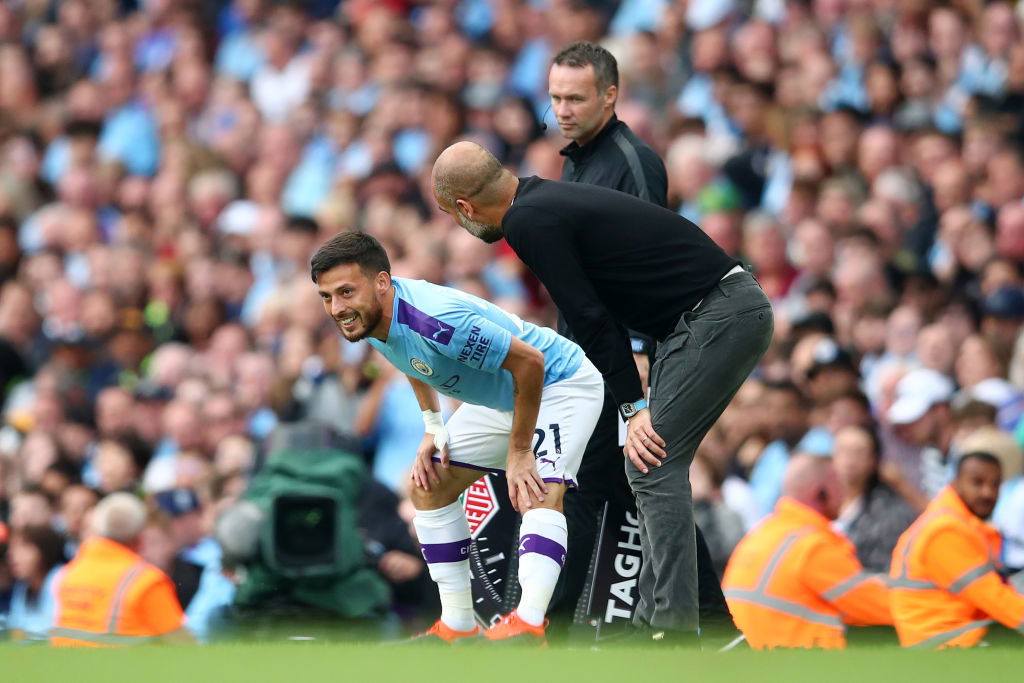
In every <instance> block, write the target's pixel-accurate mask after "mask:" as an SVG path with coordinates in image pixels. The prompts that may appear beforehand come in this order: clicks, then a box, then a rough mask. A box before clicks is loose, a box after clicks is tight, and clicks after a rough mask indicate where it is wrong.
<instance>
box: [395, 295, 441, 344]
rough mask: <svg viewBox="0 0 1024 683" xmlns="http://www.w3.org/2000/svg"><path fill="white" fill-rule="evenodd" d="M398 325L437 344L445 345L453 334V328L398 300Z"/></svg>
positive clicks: (402, 300)
mask: <svg viewBox="0 0 1024 683" xmlns="http://www.w3.org/2000/svg"><path fill="white" fill-rule="evenodd" d="M398 323H399V324H400V325H405V326H406V327H408V328H409V329H410V330H412V331H413V332H415V333H416V334H419V335H420V336H423V337H426V338H427V339H429V340H431V341H435V342H437V343H438V344H447V343H448V342H450V341H451V340H452V335H453V334H455V328H454V327H452V326H451V325H449V324H448V323H443V322H441V321H440V320H438V319H437V318H434V317H433V316H429V315H427V314H426V313H424V312H423V311H421V310H419V309H418V308H416V307H415V306H412V305H411V304H409V303H407V302H406V301H405V300H404V299H399V300H398Z"/></svg>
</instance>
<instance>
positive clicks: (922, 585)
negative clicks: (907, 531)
mask: <svg viewBox="0 0 1024 683" xmlns="http://www.w3.org/2000/svg"><path fill="white" fill-rule="evenodd" d="M940 514H945V511H941V512H940V511H936V512H934V513H932V514H931V515H928V516H927V517H925V518H924V519H922V520H921V521H922V525H921V526H922V527H923V526H924V523H925V522H930V521H931V520H933V519H934V518H935V517H938V516H939V515H940ZM921 531H922V529H921V528H918V530H917V531H915V532H914V534H913V535H912V536H911V537H910V538H908V539H907V543H906V545H904V546H903V553H902V554H901V556H900V574H899V576H897V577H896V578H895V579H889V587H890V588H903V589H906V590H942V587H941V586H939V585H938V584H937V583H934V582H932V581H928V580H925V579H912V578H910V577H909V576H907V573H908V571H907V560H908V559H910V550H911V546H912V545H913V543H914V541H916V540H917V537H918V536H919V535H920V533H921ZM995 569H996V568H995V565H993V564H992V562H991V561H989V562H986V563H984V564H982V565H979V566H977V567H975V568H974V569H970V570H968V571H966V572H964V573H963V575H962V576H960V577H959V578H958V579H957V580H956V581H954V582H953V583H951V584H950V585H949V592H950V593H953V594H954V595H955V594H957V593H960V592H962V591H963V590H964V589H966V588H967V587H968V586H969V585H971V584H972V583H974V582H975V581H977V580H978V579H980V578H981V577H983V576H985V575H986V574H988V573H989V572H991V571H995Z"/></svg>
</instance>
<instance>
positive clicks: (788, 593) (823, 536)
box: [722, 455, 892, 650]
mask: <svg viewBox="0 0 1024 683" xmlns="http://www.w3.org/2000/svg"><path fill="white" fill-rule="evenodd" d="M840 501H841V493H840V489H839V481H838V479H837V477H836V473H835V470H834V469H833V467H832V463H831V461H830V460H829V459H827V458H819V457H816V456H810V455H796V456H794V457H793V458H792V460H791V461H790V463H789V466H788V467H787V469H786V475H785V479H784V481H783V497H782V498H781V499H780V500H779V502H778V504H777V505H776V507H775V512H774V513H773V514H772V515H771V516H769V517H768V518H766V519H765V520H764V521H762V522H761V523H760V524H759V525H758V526H756V527H755V528H754V529H752V530H751V531H750V533H748V534H747V535H746V536H745V537H744V538H743V540H742V541H740V543H739V545H738V546H736V549H735V550H734V551H733V553H732V557H730V558H729V564H728V566H726V568H725V576H724V577H723V579H722V589H723V592H724V593H725V598H726V600H727V601H728V603H729V609H730V610H731V611H732V615H733V619H734V620H735V621H736V625H737V626H738V627H739V629H740V630H741V631H742V632H743V634H744V636H746V639H747V642H748V643H749V644H750V646H751V647H752V648H754V649H757V650H760V649H767V648H776V647H794V648H795V647H805V648H806V647H820V648H829V649H841V648H844V647H846V629H845V626H844V624H851V625H857V626H870V625H878V624H891V623H892V617H891V615H890V614H889V597H888V591H887V589H886V585H885V582H884V579H883V577H881V576H878V575H874V574H869V573H867V572H865V571H864V568H863V567H862V566H861V564H860V562H859V561H858V560H857V554H856V551H855V549H854V547H853V544H852V543H850V541H849V540H847V539H846V538H844V537H843V536H841V535H840V534H838V533H837V532H835V531H833V530H832V528H831V527H830V526H829V522H830V520H833V519H835V518H836V515H837V514H838V512H839V503H840Z"/></svg>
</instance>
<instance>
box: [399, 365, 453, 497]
mask: <svg viewBox="0 0 1024 683" xmlns="http://www.w3.org/2000/svg"><path fill="white" fill-rule="evenodd" d="M406 379H408V380H409V384H410V385H412V391H413V393H414V394H416V402H417V403H419V404H420V410H421V411H423V426H424V434H423V439H422V440H421V441H420V445H419V448H417V449H416V458H415V460H413V463H412V470H411V471H410V473H409V477H410V478H411V479H412V483H413V485H415V486H418V487H419V488H421V489H423V490H424V491H429V490H430V484H431V482H433V483H434V484H440V483H441V479H440V477H438V476H437V472H435V471H434V461H433V458H434V453H440V454H441V467H448V432H447V430H445V428H444V418H443V417H442V416H441V402H440V400H439V399H438V397H437V391H435V390H434V388H433V387H432V386H430V385H429V384H426V383H424V382H421V381H419V380H418V379H416V378H415V377H410V376H409V375H406Z"/></svg>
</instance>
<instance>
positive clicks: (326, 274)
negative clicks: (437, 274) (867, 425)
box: [311, 233, 604, 642]
mask: <svg viewBox="0 0 1024 683" xmlns="http://www.w3.org/2000/svg"><path fill="white" fill-rule="evenodd" d="M311 275H312V277H313V282H315V283H316V284H317V287H318V289H319V292H320V297H321V298H322V300H323V304H324V309H325V310H326V311H327V313H328V314H329V315H330V316H331V318H333V319H334V321H335V323H336V324H337V326H338V329H339V330H341V333H342V335H344V337H345V338H346V339H348V340H349V341H358V340H360V339H366V340H367V341H368V342H369V343H370V345H372V346H373V347H374V348H375V349H377V350H378V351H380V352H381V353H382V354H383V355H384V356H385V357H386V358H387V359H388V360H389V361H390V362H391V363H392V364H393V365H394V366H395V367H396V368H398V369H399V370H401V371H402V372H403V373H405V374H406V376H408V378H409V382H410V383H411V384H412V388H413V391H415V393H416V398H417V400H418V401H419V404H420V408H421V409H422V410H423V421H424V423H425V425H426V433H425V434H424V437H423V442H422V443H421V444H420V447H419V449H418V450H417V452H416V458H415V460H414V461H413V466H412V472H411V475H410V476H411V478H412V483H413V487H412V489H411V499H412V503H413V506H414V507H415V508H416V518H415V520H414V524H415V526H416V535H417V536H418V537H419V542H420V547H421V548H422V550H423V557H424V559H425V560H426V562H427V567H428V568H429V570H430V576H431V578H432V579H433V580H434V581H435V582H436V583H437V586H438V591H439V592H440V596H441V618H440V619H438V621H437V622H436V623H435V624H434V625H433V627H431V628H430V629H429V630H428V631H427V632H426V633H425V634H423V636H424V637H426V638H432V639H433V638H437V639H441V640H444V641H447V642H453V641H455V640H458V639H462V638H470V637H474V636H477V635H478V634H479V629H478V628H477V626H476V623H475V620H474V618H473V601H472V596H471V593H470V573H469V546H470V534H469V523H468V521H467V519H466V514H465V511H464V510H463V508H462V505H461V504H460V503H459V500H458V497H459V495H460V494H461V493H462V492H463V491H464V490H465V489H466V488H467V487H469V485H470V484H472V483H473V482H474V481H476V480H477V479H479V478H480V472H481V471H500V470H504V471H505V476H506V478H507V479H508V489H509V491H508V493H509V499H510V500H511V501H512V505H513V507H514V508H515V509H516V511H517V512H519V513H521V514H522V515H523V520H522V524H521V526H520V539H519V583H520V585H521V586H522V598H521V599H520V602H519V606H518V608H517V609H516V610H515V611H513V612H512V613H511V614H509V615H506V616H505V617H504V618H503V619H502V620H501V621H499V622H498V623H497V624H495V625H494V626H492V627H491V628H489V629H488V630H487V631H486V632H484V636H486V637H487V638H489V639H491V640H503V639H509V638H517V639H525V640H536V641H538V642H542V641H543V640H544V613H545V611H546V610H547V607H548V602H549V601H550V599H551V593H552V591H553V590H554V587H555V583H556V582H557V580H558V574H559V572H560V571H561V567H562V564H563V563H564V561H565V550H566V535H567V534H566V524H565V516H564V515H563V513H562V497H563V495H564V493H565V490H566V487H567V486H575V485H576V484H577V482H576V480H575V479H576V472H577V469H578V467H579V464H580V458H581V457H582V455H583V450H584V448H585V447H586V444H587V441H588V440H589V438H590V435H591V432H592V431H593V429H594V425H595V424H596V422H597V417H598V414H599V413H600V411H601V405H602V402H603V400H604V386H603V383H602V379H601V375H600V373H598V372H597V369H596V368H595V367H594V366H593V365H592V364H591V363H590V361H589V360H587V358H586V356H584V354H583V351H582V349H580V347H578V346H577V345H576V344H574V343H573V342H570V341H568V340H567V339H565V338H564V337H561V336H559V335H558V334H557V333H555V332H554V330H551V329H547V328H542V327H537V326H535V325H531V324H530V323H527V322H523V321H522V320H520V319H519V318H518V317H516V316H514V315H512V314H510V313H506V312H505V311H503V310H501V309H500V308H498V307H496V306H494V305H492V304H490V303H488V302H487V301H484V300H482V299H479V298H477V297H474V296H470V295H468V294H465V293H463V292H460V291H457V290H454V289H450V288H448V287H441V286H438V285H434V284H431V283H428V282H423V281H421V280H406V279H404V278H398V277H391V264H390V263H389V261H388V256H387V253H385V251H384V248H383V247H382V246H381V245H380V243H379V242H377V240H375V239H374V238H373V237H371V236H369V235H364V234H361V233H341V234H338V235H336V236H334V237H332V238H331V239H330V240H328V241H327V242H326V243H324V245H323V246H321V247H320V248H319V249H318V250H317V251H316V253H315V254H314V255H313V260H312V264H311ZM438 392H440V393H442V394H445V395H446V396H451V397H452V398H455V399H458V400H459V401H462V405H461V406H460V407H459V408H458V410H456V411H455V413H454V414H453V415H452V416H451V418H450V419H449V420H448V423H447V424H444V423H443V422H442V419H441V414H440V412H439V403H438V397H437V394H438Z"/></svg>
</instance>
